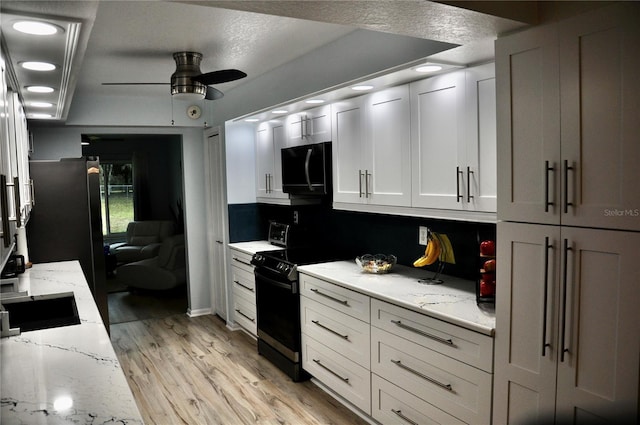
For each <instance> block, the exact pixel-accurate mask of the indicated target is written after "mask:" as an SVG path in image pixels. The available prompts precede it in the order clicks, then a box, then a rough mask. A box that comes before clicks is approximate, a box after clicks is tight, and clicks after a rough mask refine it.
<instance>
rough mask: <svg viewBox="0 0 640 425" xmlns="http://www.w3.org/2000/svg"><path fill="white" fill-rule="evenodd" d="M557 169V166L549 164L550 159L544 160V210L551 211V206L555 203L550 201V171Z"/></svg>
mask: <svg viewBox="0 0 640 425" xmlns="http://www.w3.org/2000/svg"><path fill="white" fill-rule="evenodd" d="M553 171H555V167H550V166H549V161H545V162H544V212H549V207H550V206H553V205H554V203H553V202H551V201H549V172H553ZM565 180H566V179H565Z"/></svg>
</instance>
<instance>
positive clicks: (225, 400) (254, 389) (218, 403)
mask: <svg viewBox="0 0 640 425" xmlns="http://www.w3.org/2000/svg"><path fill="white" fill-rule="evenodd" d="M111 341H112V343H113V346H114V348H115V351H116V354H117V355H118V358H119V359H120V363H121V365H122V368H123V370H124V373H125V375H126V377H127V379H128V381H129V386H130V387H131V389H132V391H133V394H134V397H135V398H136V402H137V403H138V407H139V409H140V411H141V413H142V416H143V419H144V421H145V423H147V424H161V425H165V424H166V425H169V424H189V425H195V424H233V425H235V424H295V425H298V424H355V425H359V424H366V423H367V422H365V421H364V420H363V419H361V418H360V417H358V416H357V415H355V414H354V413H353V412H351V411H349V410H348V409H347V408H345V407H344V406H342V405H341V404H340V403H338V402H337V401H336V400H335V399H333V398H332V397H331V396H329V395H328V394H326V393H325V392H324V391H322V390H321V389H319V388H318V387H317V386H316V385H315V384H313V383H311V382H310V381H307V382H302V383H294V382H292V381H291V380H290V379H289V378H288V377H287V376H286V375H285V374H284V373H282V372H281V371H280V370H279V369H277V368H276V367H275V366H273V365H272V364H271V363H270V362H268V361H267V360H266V359H264V358H263V357H262V356H260V355H259V354H258V353H257V349H256V342H255V340H253V339H252V338H250V337H249V336H248V335H246V334H244V333H243V332H241V331H236V332H232V331H230V330H228V329H227V328H226V326H225V323H224V322H223V321H222V320H221V319H220V318H219V317H217V316H210V315H207V316H199V317H194V318H189V317H188V316H187V315H185V314H177V315H171V316H168V317H165V318H154V319H148V320H142V321H131V322H125V323H120V324H114V325H112V326H111Z"/></svg>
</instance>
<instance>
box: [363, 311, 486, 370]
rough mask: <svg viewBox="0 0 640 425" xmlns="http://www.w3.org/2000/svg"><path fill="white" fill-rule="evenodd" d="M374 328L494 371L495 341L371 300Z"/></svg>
mask: <svg viewBox="0 0 640 425" xmlns="http://www.w3.org/2000/svg"><path fill="white" fill-rule="evenodd" d="M371 325H372V326H376V327H378V328H380V329H384V330H386V331H388V332H390V333H393V334H395V335H399V336H401V337H403V338H406V339H408V340H410V341H413V342H415V343H417V344H420V345H422V346H424V347H427V348H429V349H431V350H434V351H437V352H439V353H442V354H444V355H447V356H450V357H453V358H454V359H456V360H460V361H462V362H464V363H467V364H470V365H472V366H475V367H478V368H480V369H482V370H485V371H487V372H493V338H491V337H490V336H487V335H482V334H479V333H477V332H474V331H471V330H469V329H464V328H461V327H460V326H456V325H452V324H450V323H447V322H443V321H442V320H438V319H434V318H433V317H429V316H426V315H424V314H420V313H417V312H415V311H411V310H407V309H405V308H402V307H398V306H395V305H393V304H389V303H386V302H384V301H380V300H376V299H372V300H371Z"/></svg>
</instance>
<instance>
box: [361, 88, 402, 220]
mask: <svg viewBox="0 0 640 425" xmlns="http://www.w3.org/2000/svg"><path fill="white" fill-rule="evenodd" d="M366 99H367V114H366V121H367V124H366V128H367V132H366V140H367V142H368V144H369V146H368V148H367V149H366V150H365V152H363V153H362V154H363V156H364V157H366V158H367V162H368V164H367V168H366V173H365V198H366V199H367V201H368V203H371V204H376V205H399V206H407V207H409V206H411V138H410V134H409V127H410V116H409V86H408V85H403V86H398V87H392V88H390V89H386V90H382V91H379V92H377V93H373V94H371V95H369V96H367V98H366Z"/></svg>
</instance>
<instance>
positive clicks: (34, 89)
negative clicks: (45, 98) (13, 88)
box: [27, 86, 53, 93]
mask: <svg viewBox="0 0 640 425" xmlns="http://www.w3.org/2000/svg"><path fill="white" fill-rule="evenodd" d="M27 91H30V92H31V93H52V92H53V88H52V87H47V86H28V87H27Z"/></svg>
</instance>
